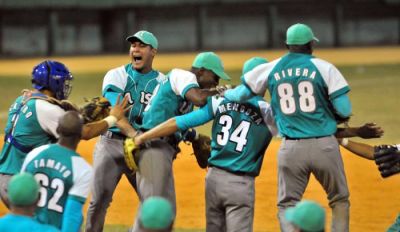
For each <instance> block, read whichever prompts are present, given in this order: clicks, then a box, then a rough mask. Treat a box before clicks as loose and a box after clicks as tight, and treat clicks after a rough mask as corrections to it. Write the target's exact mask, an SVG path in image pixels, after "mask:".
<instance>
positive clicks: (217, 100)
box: [211, 96, 224, 115]
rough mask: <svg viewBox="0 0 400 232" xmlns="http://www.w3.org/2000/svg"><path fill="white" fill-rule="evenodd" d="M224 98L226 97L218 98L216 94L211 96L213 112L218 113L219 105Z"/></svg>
mask: <svg viewBox="0 0 400 232" xmlns="http://www.w3.org/2000/svg"><path fill="white" fill-rule="evenodd" d="M223 100H224V98H222V97H220V98H216V97H215V96H213V97H212V98H211V103H212V110H213V114H214V115H215V114H216V113H217V110H218V106H219V104H221V102H222V101H223Z"/></svg>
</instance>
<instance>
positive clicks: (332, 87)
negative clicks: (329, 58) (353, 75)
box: [311, 58, 350, 99]
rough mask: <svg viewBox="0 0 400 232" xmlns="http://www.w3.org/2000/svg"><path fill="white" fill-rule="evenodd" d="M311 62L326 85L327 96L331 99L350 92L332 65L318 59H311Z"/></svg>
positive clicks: (341, 76)
mask: <svg viewBox="0 0 400 232" xmlns="http://www.w3.org/2000/svg"><path fill="white" fill-rule="evenodd" d="M311 61H312V62H313V63H314V65H315V66H316V67H317V69H318V71H319V73H320V74H321V76H322V78H323V80H324V82H325V84H326V85H327V87H328V94H329V97H330V98H331V99H334V98H336V97H338V96H340V95H342V94H345V93H347V92H349V91H350V87H349V85H348V84H347V81H346V80H345V79H344V77H343V75H342V74H341V73H340V71H339V70H338V69H337V68H336V67H335V66H334V65H332V64H330V63H328V62H326V61H324V60H321V59H318V58H314V59H311Z"/></svg>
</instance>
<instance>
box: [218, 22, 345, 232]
mask: <svg viewBox="0 0 400 232" xmlns="http://www.w3.org/2000/svg"><path fill="white" fill-rule="evenodd" d="M315 41H318V39H317V38H315V37H314V34H313V32H312V30H311V29H310V28H309V27H308V26H307V25H304V24H295V25H292V26H291V27H289V28H288V30H287V33H286V45H287V48H288V50H289V53H288V54H286V55H285V56H283V57H281V58H279V59H277V60H274V61H272V62H270V63H267V64H264V65H260V66H258V67H257V68H255V69H254V70H253V71H251V72H249V73H247V74H245V75H244V76H243V79H242V80H243V82H244V85H240V86H238V87H237V88H235V89H234V90H228V91H227V92H226V93H225V97H227V98H228V99H230V100H236V101H243V100H244V99H247V98H249V97H251V96H253V94H257V95H260V96H264V94H265V92H266V89H267V88H268V91H269V93H270V95H271V106H272V109H273V112H274V116H275V119H276V122H277V126H278V129H279V132H280V134H282V136H283V137H284V139H283V140H282V145H281V147H280V150H279V154H278V179H279V180H278V183H279V186H278V208H279V220H280V226H281V230H282V231H284V232H286V231H292V226H291V225H290V224H289V223H287V222H286V221H285V219H284V212H285V210H286V209H287V208H288V207H292V206H294V205H295V204H296V203H297V202H299V201H300V200H301V198H302V196H303V193H304V191H305V189H306V187H307V184H308V180H309V178H310V174H311V173H312V174H313V175H314V176H315V177H316V179H317V180H318V181H319V182H320V183H321V185H322V186H323V188H324V189H325V191H326V193H327V194H328V200H329V206H330V207H331V208H332V231H333V232H338V231H340V232H346V231H349V205H350V204H349V190H348V187H347V181H346V176H345V173H344V168H343V161H342V157H341V155H340V152H339V146H338V143H337V141H336V139H335V137H334V136H333V135H334V134H335V132H336V125H337V121H336V119H335V117H336V118H340V119H346V118H348V117H349V116H350V115H351V104H350V100H349V98H348V96H347V93H348V92H349V90H350V88H349V86H348V84H347V82H346V80H345V79H344V77H343V76H342V74H341V73H340V72H339V70H337V68H336V67H335V66H333V65H332V64H330V63H328V62H326V61H324V60H321V59H318V58H315V57H314V56H312V52H313V46H314V43H315Z"/></svg>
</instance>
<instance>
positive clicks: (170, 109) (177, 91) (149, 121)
mask: <svg viewBox="0 0 400 232" xmlns="http://www.w3.org/2000/svg"><path fill="white" fill-rule="evenodd" d="M198 87H199V85H198V83H197V79H196V76H195V75H194V74H193V73H191V72H188V71H185V70H181V69H173V70H172V71H171V72H170V73H168V74H167V75H166V76H165V77H164V78H163V79H162V80H160V83H159V85H158V86H157V87H156V88H155V90H154V93H153V97H152V98H151V100H150V104H149V105H148V106H147V107H146V109H145V112H144V114H143V126H142V128H143V129H144V130H150V129H152V128H154V127H156V126H157V125H158V124H160V123H162V122H165V121H167V120H168V119H170V118H173V117H175V116H178V115H182V114H185V113H188V112H190V111H192V110H193V104H192V103H190V102H188V101H186V99H185V94H186V93H187V91H188V90H189V89H191V88H198Z"/></svg>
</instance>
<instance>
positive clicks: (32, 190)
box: [0, 173, 59, 232]
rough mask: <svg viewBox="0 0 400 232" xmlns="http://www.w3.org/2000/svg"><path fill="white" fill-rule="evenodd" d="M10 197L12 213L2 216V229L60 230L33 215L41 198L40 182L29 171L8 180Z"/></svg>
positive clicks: (19, 230) (0, 229) (50, 231)
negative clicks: (41, 221)
mask: <svg viewBox="0 0 400 232" xmlns="http://www.w3.org/2000/svg"><path fill="white" fill-rule="evenodd" d="M8 199H9V200H10V210H11V213H9V214H7V215H5V216H4V217H2V218H0V231H7V232H21V231H31V232H59V230H58V229H57V228H55V227H53V226H50V225H43V224H41V223H39V222H37V221H36V220H34V219H33V218H32V217H33V215H34V213H35V209H36V207H37V205H36V203H37V202H38V199H39V184H38V183H37V182H36V180H35V178H34V177H33V176H32V175H31V174H29V173H21V174H16V175H14V176H13V177H12V178H11V180H10V181H9V182H8Z"/></svg>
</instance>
